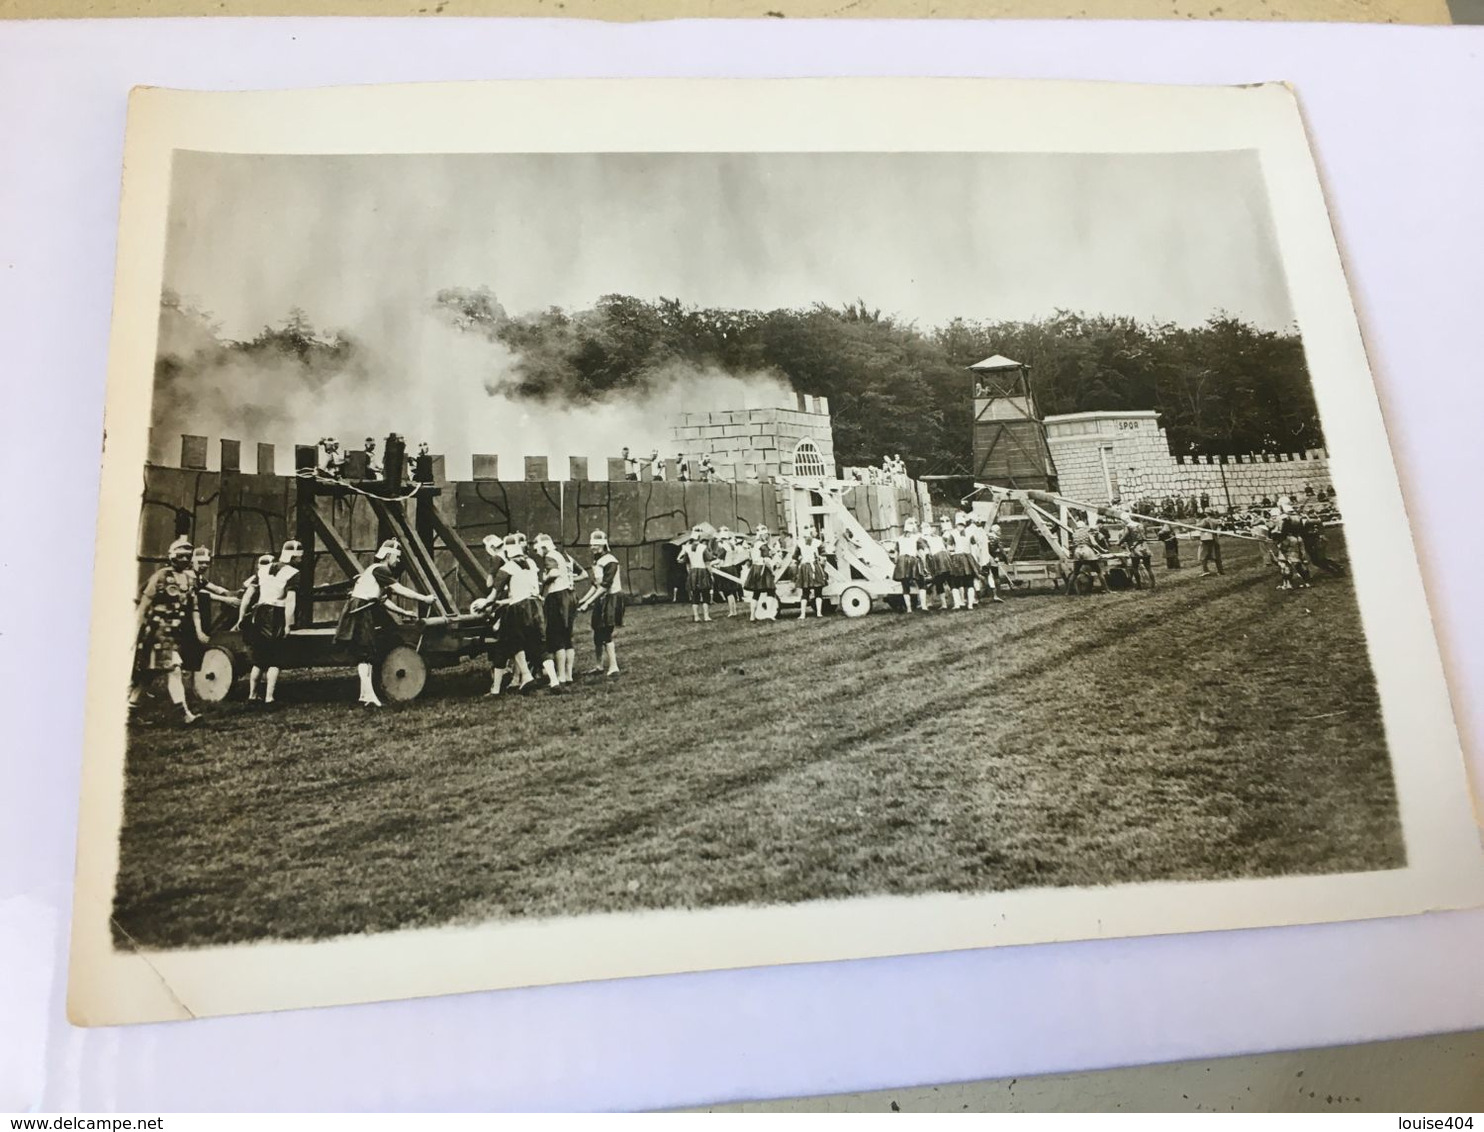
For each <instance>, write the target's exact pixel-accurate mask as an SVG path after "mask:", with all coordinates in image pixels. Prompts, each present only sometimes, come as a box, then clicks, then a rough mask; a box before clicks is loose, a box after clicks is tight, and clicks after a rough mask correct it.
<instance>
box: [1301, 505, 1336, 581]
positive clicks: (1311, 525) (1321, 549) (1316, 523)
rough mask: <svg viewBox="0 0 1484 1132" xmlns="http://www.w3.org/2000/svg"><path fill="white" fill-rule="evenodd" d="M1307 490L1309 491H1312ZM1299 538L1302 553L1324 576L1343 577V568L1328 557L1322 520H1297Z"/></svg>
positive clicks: (1305, 516)
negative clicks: (1302, 547) (1301, 544)
mask: <svg viewBox="0 0 1484 1132" xmlns="http://www.w3.org/2000/svg"><path fill="white" fill-rule="evenodd" d="M1313 490H1314V489H1313V488H1309V491H1311V492H1312V491H1313ZM1299 537H1300V538H1301V539H1302V540H1303V543H1304V553H1305V554H1307V555H1308V556H1309V561H1310V562H1312V563H1314V565H1315V566H1318V567H1319V568H1320V569H1321V570H1323V571H1324V572H1325V573H1326V574H1333V575H1335V577H1337V578H1343V577H1344V576H1345V567H1344V566H1342V565H1341V564H1340V563H1338V562H1336V561H1335V560H1334V559H1333V558H1331V557H1330V556H1329V553H1328V551H1327V549H1326V546H1325V544H1326V543H1327V542H1328V541H1329V539H1328V538H1327V537H1326V536H1325V534H1324V520H1323V519H1321V518H1320V517H1319V516H1318V515H1304V516H1302V517H1301V518H1300V519H1299Z"/></svg>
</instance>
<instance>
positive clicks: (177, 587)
mask: <svg viewBox="0 0 1484 1132" xmlns="http://www.w3.org/2000/svg"><path fill="white" fill-rule="evenodd" d="M191 553H192V551H191V542H190V539H187V538H178V539H176V540H175V541H174V542H173V543H171V544H170V550H169V565H167V566H164V567H162V568H161V569H159V570H156V571H155V572H154V573H153V574H151V575H150V576H149V580H148V581H146V582H145V583H144V589H143V590H142V591H141V592H140V595H139V604H138V606H137V607H136V609H135V622H134V629H135V638H134V639H135V644H134V669H133V676H132V679H131V680H130V684H129V709H130V711H131V712H132V711H133V709H134V708H135V707H136V706H138V704H139V697H140V695H142V694H143V692H144V689H145V686H146V685H147V684H148V683H149V682H150V680H151V679H153V677H154V676H155V675H156V674H157V673H160V672H163V673H165V687H166V689H167V691H168V692H169V694H170V702H171V703H173V704H175V705H176V706H177V707H179V708H180V710H181V712H182V714H183V716H184V719H185V722H186V723H194V722H196V719H197V716H196V714H195V712H193V711H191V707H190V704H188V703H187V702H186V690H185V675H184V672H185V670H186V669H187V668H189V669H190V670H192V671H194V670H195V669H197V668H199V667H200V665H201V652H202V647H203V646H204V645H205V644H206V634H205V633H203V632H202V631H201V621H200V611H199V609H198V608H197V606H196V574H195V571H193V570H192V569H191Z"/></svg>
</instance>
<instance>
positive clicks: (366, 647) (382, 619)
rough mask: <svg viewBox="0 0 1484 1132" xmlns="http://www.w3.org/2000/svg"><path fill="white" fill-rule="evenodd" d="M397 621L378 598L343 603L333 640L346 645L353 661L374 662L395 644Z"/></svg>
mask: <svg viewBox="0 0 1484 1132" xmlns="http://www.w3.org/2000/svg"><path fill="white" fill-rule="evenodd" d="M396 632H397V623H396V622H395V621H393V620H392V615H391V614H390V613H388V612H387V611H386V606H384V605H382V604H381V602H379V601H366V602H357V601H356V600H355V599H354V598H352V599H351V600H350V601H348V602H346V605H345V612H344V613H342V614H341V615H340V622H339V624H337V625H336V626H335V639H336V640H337V641H339V642H340V643H341V644H343V645H349V646H350V649H351V652H352V653H353V654H354V655H355V658H356V661H357V662H358V663H361V664H375V663H377V662H378V661H379V660H381V658H382V657H384V656H385V655H386V654H387V653H389V652H390V651H391V650H392V646H394V645H395V644H396V643H397V636H396Z"/></svg>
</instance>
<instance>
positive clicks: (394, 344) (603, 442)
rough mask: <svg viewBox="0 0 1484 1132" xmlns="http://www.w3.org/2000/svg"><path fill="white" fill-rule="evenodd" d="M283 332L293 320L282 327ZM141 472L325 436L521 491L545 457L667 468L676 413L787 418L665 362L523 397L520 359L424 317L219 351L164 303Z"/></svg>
mask: <svg viewBox="0 0 1484 1132" xmlns="http://www.w3.org/2000/svg"><path fill="white" fill-rule="evenodd" d="M290 322H291V323H292V322H293V319H292V318H291V319H290ZM157 357H158V361H157V365H156V383H155V396H154V404H153V412H152V424H153V430H152V436H151V450H150V459H151V460H152V461H155V462H158V463H163V464H167V465H168V464H175V463H176V462H177V461H178V460H179V456H180V436H181V434H183V433H192V434H195V435H202V436H206V437H207V438H208V439H209V440H210V444H209V446H208V448H209V451H210V453H211V456H210V460H211V461H212V466H215V460H216V455H215V453H216V451H217V444H216V441H217V440H218V439H219V438H222V437H226V438H230V439H236V440H240V441H242V442H243V445H244V467H246V468H248V469H252V468H253V467H255V465H254V463H253V457H252V455H251V452H252V450H253V446H254V445H255V444H257V443H268V444H273V445H275V447H276V448H277V460H278V470H279V471H280V472H287V471H288V470H289V469H290V467H291V461H292V453H293V446H294V445H295V444H314V443H316V442H318V440H319V439H320V438H321V437H335V438H336V439H338V440H339V442H340V444H341V447H342V448H345V449H356V448H359V447H360V446H361V443H362V441H363V440H364V438H366V437H368V436H369V437H374V438H375V439H376V441H377V445H378V450H379V448H380V445H381V442H382V441H383V439H384V438H385V437H386V435H387V433H389V432H397V433H400V434H401V435H403V436H404V437H406V439H407V442H408V444H409V446H410V447H411V448H412V450H414V451H415V450H416V446H417V445H418V444H419V443H420V442H422V441H426V442H427V444H428V446H429V449H430V451H432V452H434V453H437V454H442V455H443V456H444V457H445V458H446V471H447V474H448V475H449V477H450V478H454V479H457V478H465V477H467V476H468V475H469V474H470V471H471V466H472V456H473V455H474V454H475V453H493V454H496V455H498V456H499V458H500V467H501V475H502V476H504V477H505V478H519V477H520V475H521V469H522V466H523V458H524V457H526V456H546V457H547V458H548V459H549V460H550V461H551V470H552V474H553V475H556V476H565V474H566V461H567V458H568V457H570V456H578V457H586V458H587V459H588V461H589V469H590V471H589V474H590V475H593V476H599V477H600V476H602V475H603V471H604V467H605V465H604V461H605V459H606V458H607V457H610V456H617V455H618V454H619V452H620V450H621V449H622V448H624V447H628V448H630V449H631V450H633V451H634V453H635V454H636V455H637V456H639V457H645V456H648V455H649V453H650V452H651V451H654V450H656V449H657V450H658V451H659V452H660V454H661V455H662V456H663V457H665V458H670V457H673V456H674V455H675V453H676V450H677V447H678V445H677V444H676V442H675V440H674V439H673V434H672V432H671V427H672V425H673V424H674V423H675V419H676V417H677V416H678V415H679V414H680V413H683V412H693V411H705V410H712V409H731V408H761V407H766V406H774V405H777V406H785V407H788V406H792V405H793V404H794V393H793V389H792V387H791V385H790V384H789V383H788V382H787V381H786V380H785V379H783V378H782V377H780V376H779V375H777V374H775V373H743V374H734V373H726V372H723V371H721V370H719V369H716V368H713V367H705V366H695V365H689V364H684V363H678V362H675V363H668V364H666V365H664V366H661V367H658V368H655V369H651V370H647V371H646V372H645V374H644V379H643V381H642V383H641V384H639V385H637V386H634V387H629V388H626V389H624V390H614V391H610V392H608V393H605V394H603V395H602V396H600V397H598V398H597V399H595V400H590V401H582V402H573V401H572V400H569V399H567V398H566V397H563V396H552V395H551V394H550V393H549V392H546V393H544V394H543V395H541V396H539V397H533V396H527V395H524V394H523V393H522V392H521V390H522V387H523V381H524V372H525V371H524V368H523V366H522V364H521V363H522V358H521V356H520V355H519V354H517V353H516V352H514V351H512V350H511V349H509V348H508V347H506V346H505V345H503V344H502V343H500V342H498V341H494V340H492V339H491V338H489V337H487V336H486V335H483V334H478V333H469V332H466V331H461V330H460V329H458V328H457V327H455V326H453V325H450V323H449V322H448V320H447V319H446V318H443V317H440V316H439V313H438V312H437V311H436V310H435V309H433V308H432V307H427V308H423V309H417V308H413V309H411V310H409V309H407V308H406V307H400V308H399V307H394V306H388V307H385V308H382V309H380V310H379V311H378V312H377V317H376V318H374V319H370V320H368V322H367V325H364V326H359V327H355V328H352V329H347V330H342V331H338V332H334V333H325V332H316V331H314V330H313V329H312V327H309V326H308V325H307V320H305V322H304V324H303V325H302V326H299V327H298V328H297V329H295V328H293V327H290V328H286V329H285V330H284V331H283V332H281V333H277V334H276V335H275V336H274V337H271V338H267V339H264V338H263V337H262V336H260V338H259V339H258V340H257V341H255V342H247V343H234V342H226V341H223V340H222V339H221V338H220V337H219V336H218V333H217V331H216V328H215V327H214V326H213V325H212V324H211V322H210V318H209V316H207V315H204V314H202V313H201V312H199V311H195V310H193V309H191V308H190V307H189V306H188V305H183V304H181V303H179V302H178V301H175V300H174V299H173V298H171V297H168V296H167V299H166V301H165V303H164V305H163V306H162V309H161V318H160V336H159V346H158V351H157Z"/></svg>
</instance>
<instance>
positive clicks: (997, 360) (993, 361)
mask: <svg viewBox="0 0 1484 1132" xmlns="http://www.w3.org/2000/svg"><path fill="white" fill-rule="evenodd" d="M969 368H970V369H977V370H995V369H1020V368H1021V367H1020V363H1019V362H1016V361H1011V360H1010V359H1009V358H1007V357H1005V355H1004V354H994V355H992V356H991V357H988V358H985V359H984V360H983V361H982V362H975V363H974V364H973V365H971V366H970V367H969Z"/></svg>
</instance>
